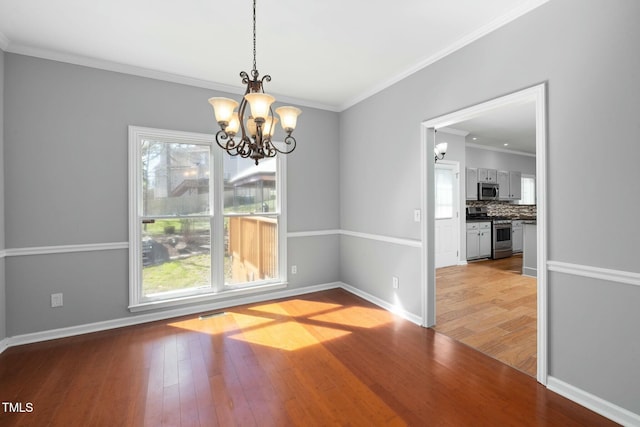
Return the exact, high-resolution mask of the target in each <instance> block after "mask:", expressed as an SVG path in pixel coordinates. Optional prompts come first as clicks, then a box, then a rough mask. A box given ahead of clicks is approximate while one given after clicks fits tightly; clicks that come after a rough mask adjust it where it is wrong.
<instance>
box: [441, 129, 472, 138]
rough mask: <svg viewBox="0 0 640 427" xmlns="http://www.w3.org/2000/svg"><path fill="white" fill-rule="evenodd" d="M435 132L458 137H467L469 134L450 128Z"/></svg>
mask: <svg viewBox="0 0 640 427" xmlns="http://www.w3.org/2000/svg"><path fill="white" fill-rule="evenodd" d="M437 131H438V132H444V133H450V134H452V135H458V136H467V135H469V132H467V131H466V130H460V129H454V128H450V127H443V128H438V129H437Z"/></svg>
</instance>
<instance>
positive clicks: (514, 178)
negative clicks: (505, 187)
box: [509, 171, 522, 200]
mask: <svg viewBox="0 0 640 427" xmlns="http://www.w3.org/2000/svg"><path fill="white" fill-rule="evenodd" d="M509 198H510V199H511V200H520V199H521V198H522V172H514V171H511V172H509Z"/></svg>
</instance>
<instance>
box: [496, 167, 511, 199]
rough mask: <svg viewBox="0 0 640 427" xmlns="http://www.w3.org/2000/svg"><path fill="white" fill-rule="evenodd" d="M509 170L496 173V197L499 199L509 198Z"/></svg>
mask: <svg viewBox="0 0 640 427" xmlns="http://www.w3.org/2000/svg"><path fill="white" fill-rule="evenodd" d="M509 174H510V172H509V171H498V172H497V173H496V175H497V178H498V199H499V200H509V199H510V197H509V193H510V181H509Z"/></svg>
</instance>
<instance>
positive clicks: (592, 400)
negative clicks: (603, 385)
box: [547, 376, 640, 427]
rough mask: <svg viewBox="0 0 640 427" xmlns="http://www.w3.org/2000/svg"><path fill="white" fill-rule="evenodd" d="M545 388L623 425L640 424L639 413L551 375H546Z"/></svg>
mask: <svg viewBox="0 0 640 427" xmlns="http://www.w3.org/2000/svg"><path fill="white" fill-rule="evenodd" d="M547 388H548V389H549V390H551V391H553V392H556V393H558V394H559V395H562V396H564V397H566V398H567V399H569V400H572V401H574V402H576V403H578V404H580V405H582V406H584V407H585V408H589V409H591V410H592V411H594V412H596V413H598V414H600V415H602V416H604V417H607V418H609V419H610V420H612V421H615V422H616V423H619V424H622V425H623V426H629V427H631V426H640V415H638V414H634V413H633V412H631V411H628V410H626V409H624V408H621V407H620V406H617V405H614V404H613V403H611V402H608V401H606V400H604V399H601V398H599V397H598V396H594V395H593V394H591V393H588V392H586V391H584V390H581V389H579V388H577V387H575V386H572V385H571V384H568V383H565V382H564V381H562V380H559V379H557V378H554V377H552V376H549V377H547Z"/></svg>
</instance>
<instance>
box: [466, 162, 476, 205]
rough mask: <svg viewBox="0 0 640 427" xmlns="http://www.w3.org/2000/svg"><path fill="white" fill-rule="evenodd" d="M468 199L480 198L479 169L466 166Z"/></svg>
mask: <svg viewBox="0 0 640 427" xmlns="http://www.w3.org/2000/svg"><path fill="white" fill-rule="evenodd" d="M465 177H466V193H467V200H478V169H477V168H466V173H465Z"/></svg>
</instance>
